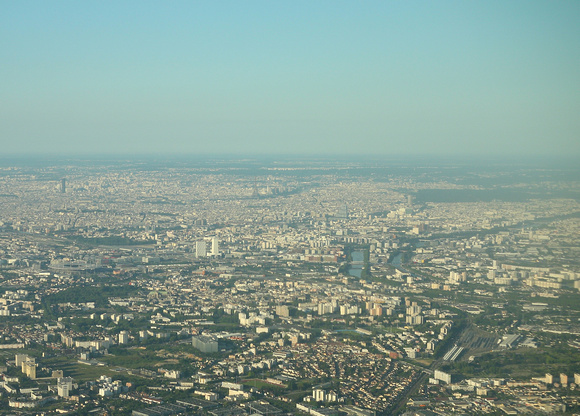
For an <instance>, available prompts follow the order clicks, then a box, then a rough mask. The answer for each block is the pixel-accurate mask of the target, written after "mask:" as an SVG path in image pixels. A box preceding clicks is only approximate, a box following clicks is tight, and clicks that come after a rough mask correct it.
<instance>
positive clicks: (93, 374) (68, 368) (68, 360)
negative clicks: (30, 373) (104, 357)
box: [42, 356, 118, 382]
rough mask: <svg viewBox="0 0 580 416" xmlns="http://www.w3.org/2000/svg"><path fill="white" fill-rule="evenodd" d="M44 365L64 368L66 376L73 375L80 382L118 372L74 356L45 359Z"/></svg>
mask: <svg viewBox="0 0 580 416" xmlns="http://www.w3.org/2000/svg"><path fill="white" fill-rule="evenodd" d="M42 365H43V366H47V367H51V368H53V369H54V370H63V372H64V375H65V376H66V377H73V378H74V379H75V380H76V381H79V382H83V381H89V380H95V379H97V378H99V377H100V376H102V375H106V376H113V375H115V374H118V373H117V372H115V371H113V370H112V369H111V368H110V367H108V366H99V365H85V364H81V363H79V362H78V359H77V357H74V356H68V357H67V356H60V357H51V358H48V359H43V360H42Z"/></svg>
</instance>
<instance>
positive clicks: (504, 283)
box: [0, 167, 580, 416]
mask: <svg viewBox="0 0 580 416" xmlns="http://www.w3.org/2000/svg"><path fill="white" fill-rule="evenodd" d="M54 169H56V168H54ZM67 169H69V170H68V171H66V172H61V171H59V172H52V171H50V168H48V171H38V172H32V173H31V172H30V171H28V170H22V171H19V170H18V169H16V170H14V171H10V172H4V173H5V174H4V175H3V176H0V202H1V203H0V356H2V357H3V358H5V360H6V361H7V366H6V368H5V369H3V370H4V371H3V374H4V375H3V377H4V379H3V380H4V381H3V383H4V384H3V387H4V392H3V396H2V397H0V400H4V399H6V400H4V402H5V404H6V405H7V406H8V407H10V408H25V407H30V408H32V407H34V408H35V409H45V408H46V409H48V408H49V407H50V408H51V409H54V408H56V407H61V409H62V410H63V411H65V410H66V409H68V410H67V411H71V412H73V413H74V412H75V411H78V410H79V409H80V408H84V409H88V408H89V407H91V408H92V407H95V408H97V409H98V408H103V409H106V408H107V403H110V401H111V400H113V399H115V400H116V401H115V403H118V402H117V400H120V401H121V402H123V401H127V402H131V403H133V402H135V401H138V402H140V404H142V405H143V409H138V410H135V413H133V414H167V415H171V414H180V413H187V412H191V411H194V410H193V409H196V410H195V411H199V412H205V414H216V415H227V414H232V415H235V414H324V415H327V416H328V415H332V414H337V415H338V414H341V415H343V414H348V415H350V414H353V415H372V414H379V415H382V414H384V415H386V414H392V413H401V412H403V409H404V407H405V405H406V406H407V407H408V408H410V409H415V410H416V411H417V412H419V411H427V410H428V411H430V412H433V413H435V414H438V413H437V412H439V414H451V413H453V412H464V413H466V414H470V413H469V412H472V414H476V413H477V412H480V413H481V412H486V411H503V412H504V413H507V414H518V413H517V412H521V409H522V408H523V407H522V406H524V407H525V406H531V407H532V408H534V409H536V410H537V411H538V412H540V413H541V412H544V413H549V411H556V410H555V409H562V406H565V407H566V408H574V406H575V404H574V402H573V400H572V401H570V400H567V393H568V392H571V391H573V390H574V389H576V385H577V384H578V381H577V380H576V379H575V380H574V383H572V382H571V378H572V374H569V377H570V379H568V378H567V376H566V374H562V375H560V377H559V378H557V377H552V376H550V374H551V373H555V374H558V372H555V371H556V368H557V367H551V366H550V365H545V366H543V367H540V368H537V369H534V370H533V371H536V373H534V372H533V371H532V370H531V369H530V370H529V373H524V374H516V373H514V374H513V375H510V376H505V377H488V378H487V379H474V378H472V377H467V375H466V374H462V368H463V369H466V368H467V369H469V368H472V367H474V366H477V365H481V363H482V362H483V361H484V360H493V359H494V357H501V356H502V354H503V355H506V354H507V355H509V354H511V353H512V352H514V351H516V350H517V351H518V354H521V355H524V356H525V355H526V354H527V351H537V352H541V351H544V350H547V349H549V348H551V347H553V346H554V345H556V344H555V343H557V342H558V341H555V340H554V337H557V336H559V335H562V337H567V338H562V339H565V340H566V342H563V343H562V345H560V343H558V344H557V345H559V348H565V349H566V351H567V353H568V354H578V348H579V345H580V344H578V343H575V340H574V339H573V338H570V337H574V336H578V335H580V326H579V325H578V323H577V322H578V319H576V318H580V310H579V309H578V308H577V305H578V304H577V303H575V302H574V301H573V300H574V299H575V297H577V296H579V290H580V268H579V267H578V265H577V260H576V259H577V254H578V250H579V247H580V246H579V244H578V235H580V219H579V218H578V216H577V212H578V211H580V209H579V208H580V204H579V203H578V201H576V200H574V199H566V198H541V199H540V198H537V199H534V198H530V199H528V200H526V201H524V202H518V203H516V202H509V201H500V200H495V201H491V202H478V203H475V202H437V201H430V200H428V199H427V200H424V198H423V199H422V197H421V195H424V194H425V195H428V194H429V193H430V192H433V191H440V192H445V191H446V190H455V191H462V190H469V191H473V190H474V189H475V190H477V187H476V186H475V185H461V184H460V183H461V182H458V181H454V180H451V179H450V178H444V177H439V178H432V179H431V180H425V178H424V177H422V178H420V177H417V176H413V175H410V174H409V175H408V174H401V175H389V176H386V177H385V178H384V180H377V178H376V177H368V176H364V174H363V173H361V174H360V175H358V176H350V177H349V178H348V179H346V178H344V177H341V175H340V170H338V171H337V170H332V169H330V170H329V169H326V168H325V169H313V171H312V173H311V174H309V175H307V176H305V175H304V174H303V173H302V172H301V171H300V170H299V169H297V170H294V169H284V170H279V169H276V168H273V167H267V168H264V172H263V173H264V175H263V176H262V177H260V179H256V178H255V177H250V176H248V175H245V174H239V172H237V171H235V169H233V170H230V169H229V168H226V167H224V168H223V169H214V168H212V169H203V168H200V169H188V168H168V169H166V170H161V171H156V172H151V171H145V170H136V171H134V172H130V173H128V172H127V171H121V170H116V169H109V168H107V169H104V168H103V169H101V170H99V169H98V168H97V169H96V170H93V171H83V170H82V169H81V168H74V169H73V168H67ZM57 173H58V175H57ZM65 176H66V180H65V181H61V180H60V179H59V180H58V181H56V180H49V179H47V178H54V177H58V178H62V177H65ZM550 186H552V185H550ZM559 186H575V185H573V184H572V185H570V184H560V185H559ZM345 201H347V203H345ZM20 350H22V351H26V352H22V353H21V351H20ZM15 352H16V359H15V360H14V362H13V363H12V361H11V360H12V358H11V357H9V356H8V354H14V353H15ZM562 359H563V358H562ZM555 364H558V363H555ZM462 366H463V367H462ZM71 368H74V369H76V370H75V371H74V372H73V371H71V370H70V369H71ZM574 371H576V370H574ZM546 373H548V374H546ZM576 375H577V374H575V375H574V377H576ZM540 379H541V380H540ZM556 379H557V381H556ZM15 380H16V381H15ZM28 384H31V385H34V387H33V390H31V391H27V390H26V389H27V388H28V387H27V386H28ZM137 387H138V389H137ZM34 389H37V390H34ZM537 392H543V393H546V392H549V393H550V396H549V400H548V398H547V397H546V396H545V395H544V396H541V395H540V394H539V393H538V394H536V393H537ZM184 394H187V395H189V396H188V397H189V398H188V399H187V401H184V402H178V401H177V400H185V399H183V397H184ZM157 395H162V396H163V399H161V398H159V397H158V396H157ZM498 397H499V398H500V399H498ZM524 397H525V399H524ZM4 402H2V403H4ZM54 402H56V403H57V404H56V405H55V403H54ZM133 404H134V403H133ZM146 406H150V407H146ZM542 406H543V407H542ZM0 407H1V406H0ZM518 409H520V410H518ZM542 409H544V410H542ZM107 411H109V412H110V410H107ZM115 412H117V413H113V414H124V413H122V411H121V410H118V409H117V410H115ZM128 412H129V410H127V411H126V412H125V413H126V414H128ZM441 412H443V413H441ZM510 412H516V413H510ZM540 413H538V414H540ZM0 414H1V411H0Z"/></svg>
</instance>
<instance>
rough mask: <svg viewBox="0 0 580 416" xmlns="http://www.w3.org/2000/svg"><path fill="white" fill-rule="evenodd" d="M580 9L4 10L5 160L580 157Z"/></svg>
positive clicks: (0, 22)
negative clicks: (60, 157) (579, 115)
mask: <svg viewBox="0 0 580 416" xmlns="http://www.w3.org/2000/svg"><path fill="white" fill-rule="evenodd" d="M579 17H580V6H579V5H578V3H576V2H566V1H563V2H557V3H548V2H541V1H535V2H510V3H502V2H472V3H462V2H451V1H446V2H439V3H437V4H432V3H426V2H418V3H395V2H364V3H354V2H332V3H330V2H319V3H313V4H312V3H307V2H292V3H290V2H280V3H268V2H258V1H252V2H247V3H244V4H243V5H241V4H239V3H236V2H220V3H216V4H210V3H209V2H208V3H189V2H173V3H171V4H161V3H146V4H144V3H137V2H132V1H126V2H121V3H118V4H113V3H111V4H98V5H97V4H86V3H82V4H81V3H74V2H59V3H53V4H43V3H36V2H26V1H22V2H17V3H6V4H5V5H4V13H3V14H2V16H0V38H1V39H3V43H4V44H5V48H3V52H2V57H3V62H4V65H3V66H2V68H0V76H2V78H3V79H4V80H8V81H9V82H5V83H4V85H3V87H2V96H3V100H2V101H1V102H0V109H1V111H0V137H2V138H3V140H2V145H3V155H4V156H6V157H13V156H17V155H32V156H44V155H64V156H66V155H95V154H98V155H109V156H115V155H120V154H139V155H208V154H216V155H224V154H234V155H236V154H238V155H268V154H288V153H290V154H302V155H325V154H333V155H338V156H344V155H348V154H357V155H375V156H382V155H385V156H393V155H411V154H416V155H422V156H431V155H433V156H447V155H450V156H453V155H457V156H459V155H467V156H498V155H503V156H510V155H512V156H513V155H520V156H524V157H527V156H534V157H543V156H549V157H561V156H570V157H574V156H577V155H579V154H580V141H579V140H578V132H579V131H580V122H579V121H578V118H577V116H576V114H577V112H578V111H577V110H578V108H580V93H579V92H580V91H579V87H580V85H579V83H578V81H577V75H576V74H577V73H578V69H579V68H578V66H579V64H578V62H580V59H578V58H580V51H579V49H578V47H577V44H578V40H579V39H580V29H579V27H578V25H577V24H576V22H577V21H578V18H579Z"/></svg>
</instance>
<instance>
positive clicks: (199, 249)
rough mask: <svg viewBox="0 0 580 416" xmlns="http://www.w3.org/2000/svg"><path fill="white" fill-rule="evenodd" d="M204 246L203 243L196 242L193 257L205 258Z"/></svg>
mask: <svg viewBox="0 0 580 416" xmlns="http://www.w3.org/2000/svg"><path fill="white" fill-rule="evenodd" d="M206 256H207V251H206V244H205V241H197V242H196V243H195V257H206Z"/></svg>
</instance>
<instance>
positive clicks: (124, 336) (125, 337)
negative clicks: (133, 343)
mask: <svg viewBox="0 0 580 416" xmlns="http://www.w3.org/2000/svg"><path fill="white" fill-rule="evenodd" d="M128 343H129V333H128V332H127V331H121V332H120V333H119V344H120V345H124V344H128Z"/></svg>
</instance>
